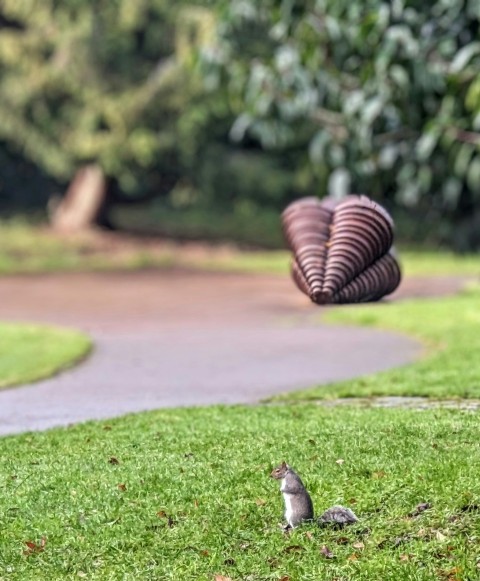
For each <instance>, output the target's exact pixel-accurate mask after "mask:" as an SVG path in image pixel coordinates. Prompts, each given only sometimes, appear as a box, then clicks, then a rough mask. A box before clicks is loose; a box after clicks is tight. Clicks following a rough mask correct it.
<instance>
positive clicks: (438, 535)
mask: <svg viewBox="0 0 480 581" xmlns="http://www.w3.org/2000/svg"><path fill="white" fill-rule="evenodd" d="M435 538H436V539H437V541H439V542H443V541H445V540H446V538H447V537H446V536H445V535H444V534H443V533H442V531H436V532H435Z"/></svg>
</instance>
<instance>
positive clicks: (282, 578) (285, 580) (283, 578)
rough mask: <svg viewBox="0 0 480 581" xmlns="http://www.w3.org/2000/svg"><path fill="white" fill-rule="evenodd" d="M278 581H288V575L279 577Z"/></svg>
mask: <svg viewBox="0 0 480 581" xmlns="http://www.w3.org/2000/svg"><path fill="white" fill-rule="evenodd" d="M278 581H290V577H289V576H288V575H284V576H283V577H280V579H279V580H278Z"/></svg>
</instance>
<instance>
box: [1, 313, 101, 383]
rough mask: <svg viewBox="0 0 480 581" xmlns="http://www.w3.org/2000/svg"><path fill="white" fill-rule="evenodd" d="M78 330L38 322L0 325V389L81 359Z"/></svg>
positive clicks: (82, 339) (83, 343) (86, 345)
mask: <svg viewBox="0 0 480 581" xmlns="http://www.w3.org/2000/svg"><path fill="white" fill-rule="evenodd" d="M90 349H91V342H90V340H89V339H88V337H86V336H85V335H83V334H82V333H79V332H76V331H71V330H67V329H57V328H52V327H45V326H39V325H16V324H1V325H0V389H1V388H4V387H8V386H12V385H17V384H20V383H29V382H32V381H37V380H39V379H44V378H46V377H50V376H51V375H53V374H55V373H57V372H58V371H61V370H62V369H66V368H67V367H71V366H72V365H73V364H74V363H76V362H78V361H79V360H81V359H83V358H84V357H85V356H86V355H87V354H88V353H89V351H90Z"/></svg>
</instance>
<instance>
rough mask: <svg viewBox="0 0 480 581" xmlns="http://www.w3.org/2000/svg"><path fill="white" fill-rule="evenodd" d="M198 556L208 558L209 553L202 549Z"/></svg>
mask: <svg viewBox="0 0 480 581" xmlns="http://www.w3.org/2000/svg"><path fill="white" fill-rule="evenodd" d="M200 555H202V557H208V555H210V553H209V551H207V549H202V550H201V551H200Z"/></svg>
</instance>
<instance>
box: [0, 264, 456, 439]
mask: <svg viewBox="0 0 480 581" xmlns="http://www.w3.org/2000/svg"><path fill="white" fill-rule="evenodd" d="M451 286H452V285H451V283H448V284H444V285H443V286H442V284H441V281H440V282H439V283H438V284H437V285H436V288H437V289H441V290H442V289H443V290H445V292H450V291H452V290H454V289H452V288H451ZM417 287H418V288H417V289H415V288H414V289H410V292H412V290H413V294H417V295H418V294H420V295H421V294H422V292H423V290H422V286H421V285H420V286H419V285H417ZM415 290H416V292H415ZM320 312H321V311H320V310H319V309H318V308H317V307H314V306H313V305H310V304H309V303H308V301H307V300H306V299H305V298H304V297H303V296H302V295H301V294H300V293H299V292H298V291H297V290H296V289H295V288H294V286H293V284H292V283H291V282H290V280H288V278H287V277H274V276H256V275H238V274H236V275H235V274H214V273H210V274H209V273H192V272H181V271H173V272H142V273H135V274H133V273H129V274H125V273H124V274H112V273H110V274H63V275H44V276H35V277H33V276H32V277H28V276H24V277H11V278H4V279H0V319H2V320H14V321H38V322H44V323H50V324H52V323H53V324H61V325H66V326H73V327H77V328H80V329H83V330H84V331H86V332H87V333H90V334H91V335H92V336H93V338H94V340H95V342H96V350H95V352H94V353H93V355H92V356H91V357H90V358H89V360H88V361H87V362H86V363H84V364H83V365H81V366H79V367H77V368H75V369H72V370H70V371H68V372H65V373H62V374H60V375H59V376H57V377H55V378H52V379H50V380H47V381H42V382H40V383H36V384H34V385H29V386H25V387H21V388H13V389H10V390H4V391H1V392H0V434H9V433H17V432H21V431H26V430H37V429H45V428H49V427H53V426H59V425H66V424H70V423H73V422H79V421H83V420H87V419H101V418H108V417H112V416H116V415H121V414H124V413H127V412H136V411H141V410H147V409H154V408H160V407H169V406H179V405H202V404H212V403H239V402H256V401H258V400H260V399H261V398H264V397H266V396H269V395H272V394H274V393H278V392H282V391H286V390H292V389H299V388H304V387H308V386H309V385H313V384H319V383H327V382H330V381H337V380H341V379H347V378H351V377H354V376H358V375H362V374H366V373H371V372H374V371H380V370H383V369H387V368H390V367H393V366H396V365H401V364H404V363H407V362H409V361H411V360H412V359H414V358H415V357H417V356H418V354H419V352H420V347H419V345H418V344H417V343H416V342H414V341H412V340H409V339H408V338H406V337H402V336H398V335H394V334H391V333H386V332H381V331H377V330H372V329H361V328H346V327H339V328H335V327H330V326H329V327H327V326H325V325H322V324H321V322H319V314H320Z"/></svg>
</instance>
